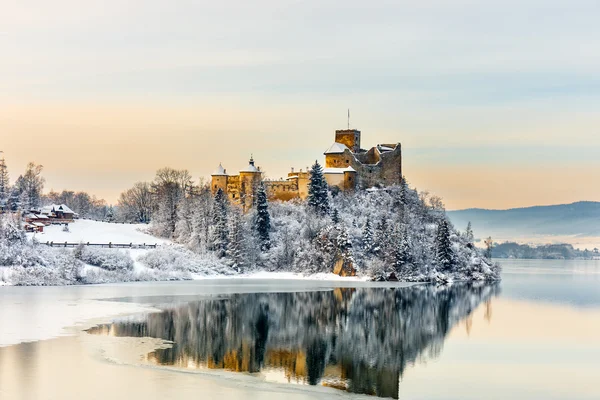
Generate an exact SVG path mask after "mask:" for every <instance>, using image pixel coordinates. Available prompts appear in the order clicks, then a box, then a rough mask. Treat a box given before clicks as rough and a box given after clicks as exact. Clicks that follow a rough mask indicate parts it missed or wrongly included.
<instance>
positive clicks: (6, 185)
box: [0, 157, 10, 210]
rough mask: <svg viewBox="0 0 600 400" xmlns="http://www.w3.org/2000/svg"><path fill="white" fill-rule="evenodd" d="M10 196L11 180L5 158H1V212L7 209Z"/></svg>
mask: <svg viewBox="0 0 600 400" xmlns="http://www.w3.org/2000/svg"><path fill="white" fill-rule="evenodd" d="M9 196H10V180H9V175H8V167H7V166H6V161H5V160H4V157H2V158H0V210H2V209H4V208H7V204H8V198H9Z"/></svg>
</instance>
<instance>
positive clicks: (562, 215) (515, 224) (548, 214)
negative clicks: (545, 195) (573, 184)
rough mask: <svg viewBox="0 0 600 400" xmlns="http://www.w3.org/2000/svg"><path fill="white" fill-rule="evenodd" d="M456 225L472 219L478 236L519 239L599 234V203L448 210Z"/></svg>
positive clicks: (582, 202)
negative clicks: (503, 208) (505, 208)
mask: <svg viewBox="0 0 600 400" xmlns="http://www.w3.org/2000/svg"><path fill="white" fill-rule="evenodd" d="M448 216H449V217H450V220H451V221H452V223H453V224H454V226H455V227H456V228H458V229H459V230H464V229H465V227H466V226H467V223H468V222H469V221H471V224H472V225H473V231H474V233H475V236H476V237H478V238H483V237H487V236H492V238H500V237H501V238H517V237H527V236H536V235H575V236H600V202H595V201H579V202H576V203H572V204H559V205H553V206H535V207H526V208H511V209H508V210H486V209H481V208H469V209H466V210H457V211H448Z"/></svg>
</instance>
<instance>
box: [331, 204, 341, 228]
mask: <svg viewBox="0 0 600 400" xmlns="http://www.w3.org/2000/svg"><path fill="white" fill-rule="evenodd" d="M331 221H333V223H334V224H336V225H337V224H339V223H340V213H339V211H338V210H337V208H334V209H333V211H332V212H331Z"/></svg>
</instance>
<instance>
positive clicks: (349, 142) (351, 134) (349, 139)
mask: <svg viewBox="0 0 600 400" xmlns="http://www.w3.org/2000/svg"><path fill="white" fill-rule="evenodd" d="M335 142H336V143H341V144H343V145H346V147H348V148H349V149H350V151H351V152H353V153H358V152H360V131H359V130H358V129H340V130H337V131H335Z"/></svg>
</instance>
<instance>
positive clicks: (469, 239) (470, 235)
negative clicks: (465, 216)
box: [465, 221, 475, 244]
mask: <svg viewBox="0 0 600 400" xmlns="http://www.w3.org/2000/svg"><path fill="white" fill-rule="evenodd" d="M465 238H466V239H467V242H468V243H471V244H473V241H474V240H475V236H474V235H473V228H472V227H471V221H469V223H468V224H467V229H466V231H465Z"/></svg>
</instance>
